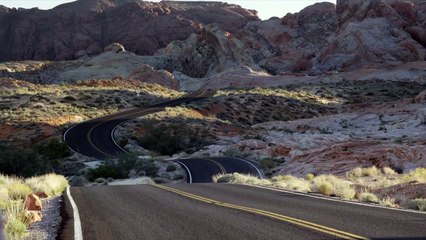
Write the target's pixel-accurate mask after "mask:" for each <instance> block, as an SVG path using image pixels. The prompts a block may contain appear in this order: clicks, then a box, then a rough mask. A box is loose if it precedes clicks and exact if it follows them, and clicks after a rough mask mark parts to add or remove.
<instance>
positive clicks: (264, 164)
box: [259, 158, 280, 169]
mask: <svg viewBox="0 0 426 240" xmlns="http://www.w3.org/2000/svg"><path fill="white" fill-rule="evenodd" d="M259 163H260V167H261V168H262V169H271V168H275V167H277V166H279V165H280V164H279V162H277V161H276V160H274V159H270V158H264V159H261V160H260V161H259Z"/></svg>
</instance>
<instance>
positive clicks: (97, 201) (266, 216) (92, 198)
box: [60, 184, 426, 240]
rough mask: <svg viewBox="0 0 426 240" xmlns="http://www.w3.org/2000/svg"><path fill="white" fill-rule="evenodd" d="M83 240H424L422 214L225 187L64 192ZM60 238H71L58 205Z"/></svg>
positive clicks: (425, 220)
mask: <svg viewBox="0 0 426 240" xmlns="http://www.w3.org/2000/svg"><path fill="white" fill-rule="evenodd" d="M71 193H72V195H73V198H74V199H75V202H76V203H77V205H78V207H79V210H80V215H81V223H82V230H83V236H84V239H85V240H91V239H104V240H109V239H111V240H112V239H114V240H115V239H121V240H126V239H401V240H402V239H411V240H414V239H419V240H420V239H425V237H426V228H425V227H424V226H425V223H426V214H421V213H412V212H404V211H397V210H392V209H384V208H375V207H369V206H359V205H354V204H350V203H345V202H333V201H329V200H324V199H316V198H312V197H309V196H301V195H295V194H290V193H284V192H277V191H273V190H268V189H260V188H257V187H251V186H243V185H231V184H179V185H135V186H119V187H118V186H116V187H114V186H102V187H90V188H88V187H85V188H71ZM65 215H67V216H69V217H70V218H69V219H68V220H66V221H65V224H64V228H63V232H62V233H61V235H60V239H64V240H71V239H73V219H72V209H71V207H70V203H69V201H68V200H66V201H65Z"/></svg>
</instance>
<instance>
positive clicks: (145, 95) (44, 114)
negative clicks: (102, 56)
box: [0, 79, 183, 145]
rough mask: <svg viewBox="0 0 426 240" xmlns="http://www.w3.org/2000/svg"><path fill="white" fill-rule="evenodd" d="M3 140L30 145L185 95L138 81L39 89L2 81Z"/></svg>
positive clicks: (99, 82)
mask: <svg viewBox="0 0 426 240" xmlns="http://www.w3.org/2000/svg"><path fill="white" fill-rule="evenodd" d="M0 85H2V86H4V87H0V90H1V94H0V126H1V127H2V128H3V129H4V131H3V132H2V133H0V140H3V141H7V142H9V143H12V144H15V145H28V144H29V143H31V142H34V141H40V140H43V139H46V138H47V137H51V136H57V135H60V134H61V131H63V130H64V129H65V128H67V127H68V126H70V124H72V123H75V122H80V121H83V120H87V119H91V118H96V117H99V116H103V115H106V114H110V113H114V112H116V111H118V109H122V108H128V107H143V106H146V105H149V104H152V103H155V102H158V101H162V100H165V99H169V98H175V97H178V96H180V95H182V94H183V93H181V92H177V91H174V90H170V89H168V88H165V87H162V86H159V85H156V84H147V83H143V82H140V81H136V80H122V79H114V80H96V81H79V82H76V83H73V84H55V85H37V84H32V83H28V82H23V81H19V80H14V79H0Z"/></svg>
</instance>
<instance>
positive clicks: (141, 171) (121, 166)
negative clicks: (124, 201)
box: [88, 153, 159, 182]
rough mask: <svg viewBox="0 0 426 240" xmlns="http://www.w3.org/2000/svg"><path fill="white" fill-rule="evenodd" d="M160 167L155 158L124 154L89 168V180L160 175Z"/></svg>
mask: <svg viewBox="0 0 426 240" xmlns="http://www.w3.org/2000/svg"><path fill="white" fill-rule="evenodd" d="M158 169H159V167H158V166H157V164H156V163H155V161H154V160H153V159H140V158H138V154H131V153H130V154H122V155H120V156H119V157H118V159H109V160H106V161H103V162H102V163H101V164H100V165H99V166H97V167H95V168H93V169H89V171H88V177H89V180H90V181H92V182H94V181H96V180H98V181H101V180H99V179H108V178H113V179H124V178H129V177H132V176H131V175H137V176H148V177H152V178H155V177H157V176H158Z"/></svg>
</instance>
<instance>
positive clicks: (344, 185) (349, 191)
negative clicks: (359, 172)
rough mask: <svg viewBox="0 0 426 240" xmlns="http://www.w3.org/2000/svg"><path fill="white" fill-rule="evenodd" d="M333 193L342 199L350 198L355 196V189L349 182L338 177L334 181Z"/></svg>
mask: <svg viewBox="0 0 426 240" xmlns="http://www.w3.org/2000/svg"><path fill="white" fill-rule="evenodd" d="M334 195H336V196H337V197H340V198H342V199H352V198H354V197H355V195H356V191H355V189H354V188H353V187H352V186H351V184H350V183H348V182H345V181H343V180H341V179H339V181H337V182H335V183H334Z"/></svg>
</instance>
